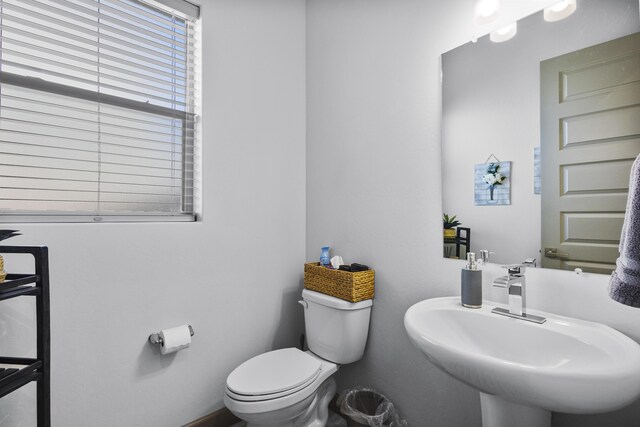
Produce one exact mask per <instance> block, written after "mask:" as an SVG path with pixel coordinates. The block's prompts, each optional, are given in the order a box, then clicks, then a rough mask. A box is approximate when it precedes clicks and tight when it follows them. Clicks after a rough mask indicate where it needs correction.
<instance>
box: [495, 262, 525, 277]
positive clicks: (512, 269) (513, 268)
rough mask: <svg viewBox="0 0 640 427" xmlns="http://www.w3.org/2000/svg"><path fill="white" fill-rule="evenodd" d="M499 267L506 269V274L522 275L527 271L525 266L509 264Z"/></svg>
mask: <svg viewBox="0 0 640 427" xmlns="http://www.w3.org/2000/svg"><path fill="white" fill-rule="evenodd" d="M500 267H502V268H506V269H507V272H508V274H510V275H511V274H524V272H525V271H526V270H527V266H526V265H524V264H509V265H501V266H500Z"/></svg>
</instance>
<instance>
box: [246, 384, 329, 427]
mask: <svg viewBox="0 0 640 427" xmlns="http://www.w3.org/2000/svg"><path fill="white" fill-rule="evenodd" d="M335 393H336V380H335V379H334V378H333V377H329V378H328V379H326V380H325V381H324V382H323V383H322V384H320V387H318V390H317V391H316V392H315V393H314V394H312V395H311V396H309V397H307V398H306V399H304V400H302V401H301V402H298V403H296V404H295V405H292V406H289V407H287V408H283V409H280V410H277V411H272V412H266V413H261V414H251V415H244V414H236V415H237V416H239V417H240V418H242V419H244V420H245V421H247V427H324V426H325V425H326V424H327V420H328V419H329V402H330V401H331V399H333V396H334V395H335Z"/></svg>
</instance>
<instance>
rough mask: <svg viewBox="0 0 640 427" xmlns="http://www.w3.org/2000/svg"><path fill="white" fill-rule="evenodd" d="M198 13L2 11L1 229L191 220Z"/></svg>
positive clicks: (38, 3) (152, 9) (54, 2)
mask: <svg viewBox="0 0 640 427" xmlns="http://www.w3.org/2000/svg"><path fill="white" fill-rule="evenodd" d="M161 3H164V4H167V5H170V6H171V8H169V7H168V6H165V5H164V4H161ZM197 14H198V9H197V7H195V6H193V5H191V4H189V3H186V2H184V1H182V0H158V1H155V2H152V1H146V0H145V1H142V0H0V32H1V33H0V221H3V222H24V221H50V220H51V221H55V220H60V221H100V220H105V221H121V220H125V221H129V220H134V221H135V220H153V219H162V220H192V219H193V218H194V207H193V205H194V191H195V187H196V186H195V185H194V181H195V178H194V172H195V171H194V160H195V157H196V156H194V151H195V148H196V146H197V140H196V134H197V132H196V131H197V128H196V124H197V114H196V113H197V102H196V100H197V96H196V77H197V76H196V70H197V65H196V57H197V55H196V53H197V52H196V37H195V33H196V30H197V28H196V27H197V21H196V20H197Z"/></svg>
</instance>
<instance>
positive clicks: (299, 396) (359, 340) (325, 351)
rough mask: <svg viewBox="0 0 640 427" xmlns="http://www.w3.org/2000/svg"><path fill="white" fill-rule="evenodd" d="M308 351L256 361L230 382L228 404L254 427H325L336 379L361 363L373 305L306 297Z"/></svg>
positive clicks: (287, 352) (268, 355) (240, 369)
mask: <svg viewBox="0 0 640 427" xmlns="http://www.w3.org/2000/svg"><path fill="white" fill-rule="evenodd" d="M299 303H300V304H301V305H302V306H303V307H304V319H305V332H306V338H307V344H308V346H309V351H302V350H299V349H297V348H284V349H280V350H274V351H269V352H267V353H263V354H260V355H258V356H255V357H253V358H251V359H249V360H247V361H246V362H244V363H243V364H241V365H240V366H238V367H237V368H236V369H234V370H233V372H231V373H230V374H229V376H228V377H227V383H226V388H225V396H224V403H225V405H226V407H227V408H228V409H229V410H230V411H231V412H233V413H234V414H235V415H236V416H237V417H238V418H240V419H242V420H244V421H246V422H247V423H248V426H249V427H252V426H261V427H276V426H277V427H289V426H291V427H293V426H295V427H323V426H324V425H325V424H326V422H327V418H328V413H329V402H330V401H331V399H332V398H333V396H334V395H335V393H336V381H335V379H334V378H333V374H335V373H336V372H337V371H338V368H339V367H340V365H343V364H347V363H353V362H355V361H357V360H360V359H361V358H362V355H363V354H364V349H365V346H366V343H367V335H368V332H369V317H370V314H371V306H372V305H373V300H366V301H360V302H355V303H352V302H349V301H344V300H341V299H338V298H334V297H332V296H329V295H325V294H321V293H319V292H314V291H310V290H308V289H305V290H303V291H302V300H300V301H299Z"/></svg>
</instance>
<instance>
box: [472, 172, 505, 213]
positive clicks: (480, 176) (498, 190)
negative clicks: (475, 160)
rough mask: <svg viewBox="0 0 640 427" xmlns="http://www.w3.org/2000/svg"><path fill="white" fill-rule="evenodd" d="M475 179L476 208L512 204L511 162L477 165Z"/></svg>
mask: <svg viewBox="0 0 640 427" xmlns="http://www.w3.org/2000/svg"><path fill="white" fill-rule="evenodd" d="M474 177H475V184H474V185H475V189H474V190H475V191H474V201H475V205H476V206H494V205H495V206H499V205H510V204H511V162H494V163H481V164H479V165H475V174H474Z"/></svg>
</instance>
